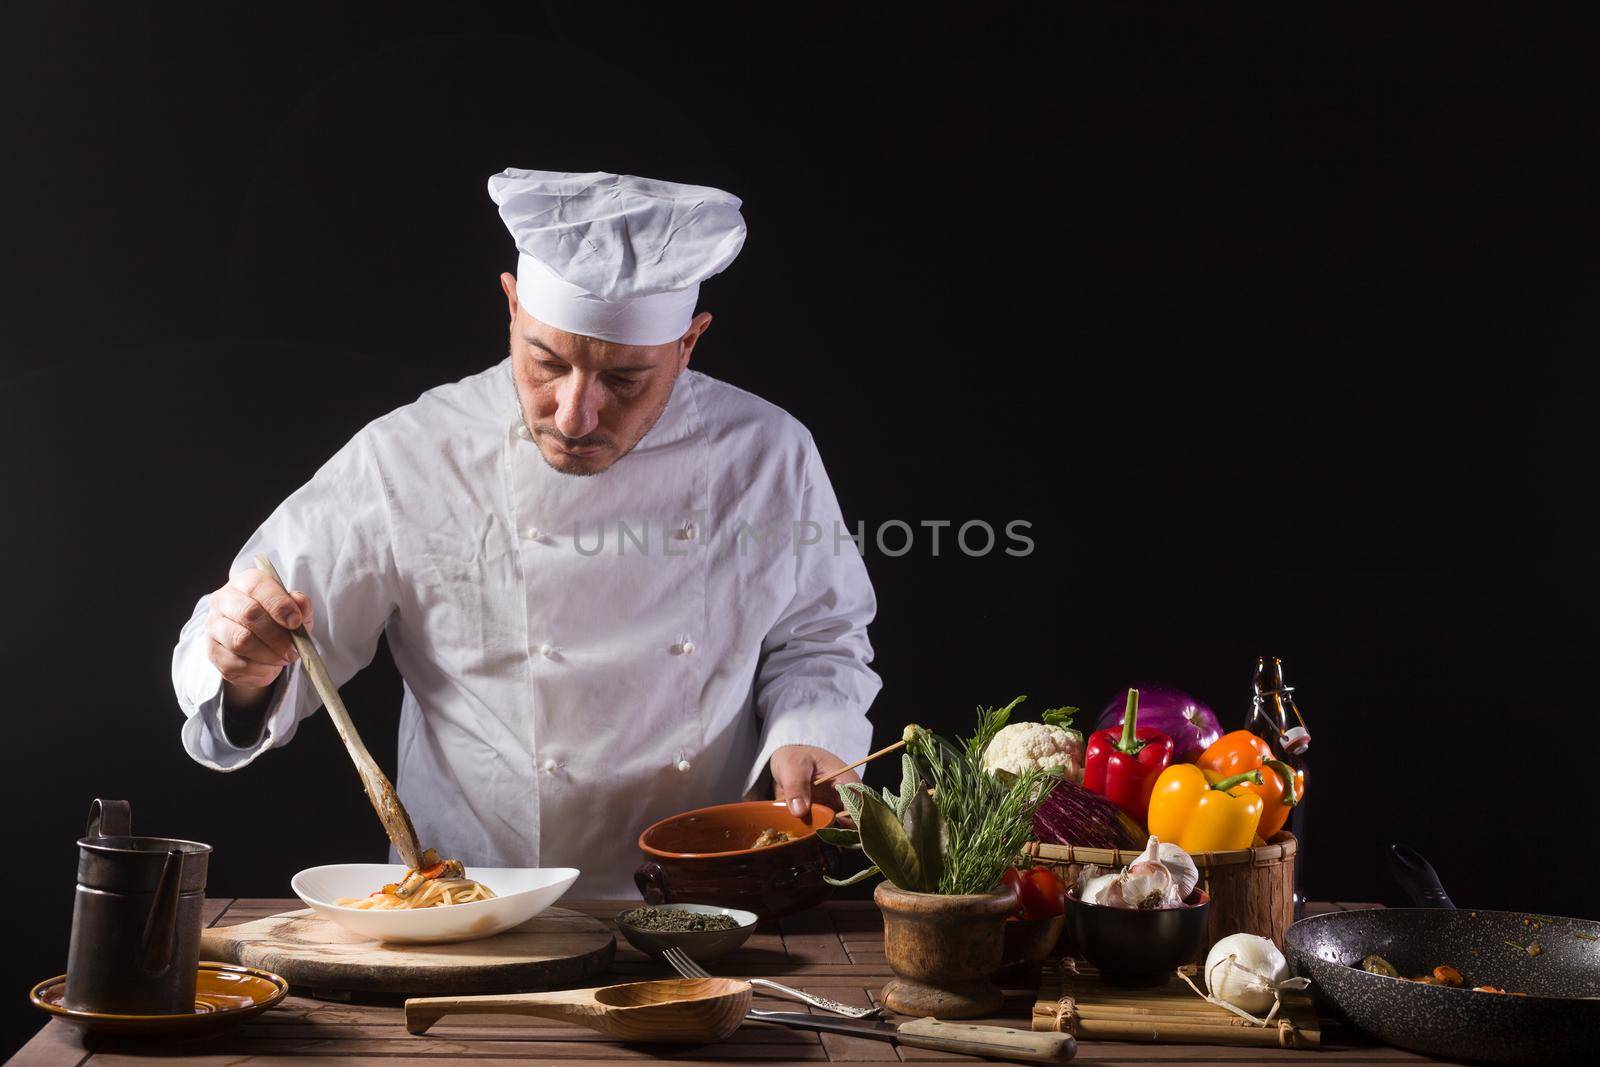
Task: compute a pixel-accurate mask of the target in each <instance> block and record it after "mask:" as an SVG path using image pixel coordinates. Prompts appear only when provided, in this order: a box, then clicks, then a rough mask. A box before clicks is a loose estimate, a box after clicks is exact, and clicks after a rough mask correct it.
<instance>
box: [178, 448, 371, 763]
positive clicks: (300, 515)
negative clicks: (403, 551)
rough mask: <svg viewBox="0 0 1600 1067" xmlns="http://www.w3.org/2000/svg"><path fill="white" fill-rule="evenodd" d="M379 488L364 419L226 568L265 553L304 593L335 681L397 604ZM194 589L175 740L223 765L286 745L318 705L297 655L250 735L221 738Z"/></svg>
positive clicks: (216, 676) (217, 694)
mask: <svg viewBox="0 0 1600 1067" xmlns="http://www.w3.org/2000/svg"><path fill="white" fill-rule="evenodd" d="M388 500H389V496H388V490H387V486H386V483H385V481H384V478H383V475H382V472H381V471H380V470H379V467H378V463H377V459H376V456H375V455H374V452H373V446H372V441H371V439H370V427H369V428H368V429H366V430H363V431H362V432H361V433H359V434H357V435H356V436H355V437H354V438H353V439H351V441H350V442H349V443H348V444H347V445H345V446H344V448H342V449H340V450H339V452H338V453H336V454H335V455H334V457H333V458H332V459H330V460H329V461H328V462H327V463H326V464H324V465H323V467H322V469H321V470H319V471H317V473H316V474H315V475H314V476H313V477H312V479H311V480H310V481H309V482H307V483H306V484H305V485H303V486H301V487H300V488H299V489H298V490H296V491H295V492H294V494H293V495H292V496H290V497H289V498H288V499H287V500H285V501H284V502H283V503H282V504H280V505H279V506H278V509H277V510H276V511H274V512H273V513H272V515H271V516H270V517H269V518H268V519H267V521H266V522H264V523H262V525H261V527H260V528H259V529H257V530H256V532H255V533H254V534H252V535H251V537H250V539H249V540H248V541H246V542H245V545H244V547H243V548H242V549H240V551H239V554H238V556H236V557H235V559H234V561H233V566H232V567H231V568H229V572H228V573H229V574H230V575H231V574H237V573H238V572H239V571H241V570H245V569H247V568H249V567H252V566H254V560H253V557H254V556H255V554H256V553H262V554H265V555H266V556H267V557H268V558H269V559H271V560H272V563H273V566H275V567H276V568H277V569H278V573H279V574H280V575H281V576H282V577H283V580H284V584H285V587H286V588H289V589H299V590H302V591H304V592H305V593H306V594H308V595H309V596H310V597H311V605H312V620H313V621H312V637H313V638H314V639H315V640H316V642H317V648H318V650H319V651H321V653H322V658H323V660H324V661H325V662H326V663H327V666H328V672H329V674H331V675H332V676H333V680H334V682H335V683H336V684H338V685H343V684H344V683H345V682H346V681H348V680H349V679H350V678H351V677H352V676H353V675H354V674H355V673H356V672H357V671H359V670H360V669H361V668H362V667H365V666H366V665H367V664H368V663H370V662H372V656H373V653H374V652H375V651H376V650H377V646H378V635H379V634H381V633H382V632H383V628H384V625H385V623H386V622H387V620H388V618H389V616H390V614H391V613H392V612H393V611H394V610H395V606H396V604H397V602H398V601H397V595H396V594H397V590H398V585H399V583H398V580H397V577H396V570H395V564H394V551H393V538H392V530H391V526H390V514H389V506H388ZM210 603H211V596H210V594H207V595H205V596H202V597H201V598H200V600H199V601H198V602H197V603H196V604H195V607H194V613H193V614H192V615H191V616H190V617H189V621H188V622H187V623H185V624H184V626H183V629H182V630H181V631H180V632H179V634H178V644H177V647H176V648H174V649H173V652H172V684H173V688H174V689H175V690H176V692H177V696H178V706H179V707H180V708H181V709H182V710H183V713H184V715H185V717H186V718H185V721H184V724H183V730H182V738H183V747H184V749H185V750H186V751H187V752H188V753H189V755H190V756H192V757H193V758H194V759H195V760H196V761H197V762H199V763H201V764H203V765H204V766H207V767H210V768H211V769H213V770H218V771H232V770H237V769H239V768H240V767H243V766H245V765H247V764H249V763H250V762H252V761H253V760H254V759H255V758H256V757H257V756H259V755H261V753H263V752H265V751H266V750H267V749H269V748H275V747H277V746H279V745H283V744H287V743H288V742H289V739H290V738H292V737H294V732H295V729H296V727H297V726H298V725H299V722H300V720H301V719H303V718H305V717H306V716H307V715H310V714H311V713H313V712H314V711H316V710H317V708H319V707H320V706H321V704H322V701H321V699H320V698H319V697H318V696H317V694H316V689H315V687H313V686H312V684H311V680H310V678H308V677H307V676H306V673H305V668H304V667H303V666H302V664H300V663H299V662H298V661H297V662H295V663H294V664H292V665H291V666H289V667H287V668H285V669H284V670H283V672H282V673H281V674H279V676H278V680H277V682H276V683H275V684H274V687H273V693H272V696H271V698H270V702H269V704H268V708H267V713H266V716H265V720H264V728H263V729H262V731H261V735H260V736H259V737H257V738H230V737H229V735H228V734H227V733H226V732H224V729H223V724H222V675H221V674H220V673H219V672H218V671H217V669H216V667H214V666H213V665H212V664H211V662H210V660H209V659H208V658H207V655H206V646H207V644H208V638H207V637H206V634H205V619H206V613H207V611H208V610H209V608H210Z"/></svg>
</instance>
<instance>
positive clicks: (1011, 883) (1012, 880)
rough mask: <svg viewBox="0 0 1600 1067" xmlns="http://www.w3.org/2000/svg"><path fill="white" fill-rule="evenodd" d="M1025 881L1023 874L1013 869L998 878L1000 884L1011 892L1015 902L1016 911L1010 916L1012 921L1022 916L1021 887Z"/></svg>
mask: <svg viewBox="0 0 1600 1067" xmlns="http://www.w3.org/2000/svg"><path fill="white" fill-rule="evenodd" d="M1025 881H1026V879H1025V878H1024V876H1023V873H1022V872H1021V871H1019V870H1017V869H1016V868H1015V867H1013V868H1011V869H1010V870H1009V871H1007V872H1006V873H1005V874H1003V875H1001V877H1000V884H1001V885H1003V886H1005V887H1006V888H1007V889H1009V890H1011V896H1012V897H1013V898H1014V899H1015V900H1016V901H1017V910H1016V912H1015V913H1014V914H1013V915H1012V916H1011V917H1012V918H1013V919H1015V918H1016V917H1017V916H1019V915H1021V914H1022V886H1023V883H1024V882H1025Z"/></svg>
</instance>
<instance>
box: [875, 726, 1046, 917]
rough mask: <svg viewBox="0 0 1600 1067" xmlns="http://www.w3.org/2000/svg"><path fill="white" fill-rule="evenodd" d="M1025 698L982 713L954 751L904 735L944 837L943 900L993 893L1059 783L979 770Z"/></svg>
mask: <svg viewBox="0 0 1600 1067" xmlns="http://www.w3.org/2000/svg"><path fill="white" fill-rule="evenodd" d="M1022 699H1023V698H1022V697H1018V698H1017V699H1016V700H1013V701H1012V702H1011V703H1010V704H1008V705H1006V706H1005V707H1003V708H979V709H978V728H977V730H976V731H975V732H974V733H973V735H972V736H971V737H969V738H967V739H966V740H965V741H964V742H963V743H962V744H961V745H959V746H957V745H953V744H951V743H950V742H948V741H946V740H944V739H943V738H941V737H939V736H938V735H937V734H934V733H932V732H931V731H928V730H924V729H921V728H920V727H918V728H916V729H915V730H912V731H908V733H909V734H910V736H909V737H908V738H907V742H906V748H907V750H908V751H909V752H910V753H911V754H912V757H913V758H914V759H915V760H916V763H917V766H918V768H919V769H920V770H921V771H922V772H923V774H924V775H926V777H927V779H928V782H929V783H930V784H931V785H932V786H933V802H934V805H935V806H936V807H937V808H938V809H939V814H940V816H941V817H942V818H943V819H944V823H945V827H946V830H947V832H948V834H949V843H948V846H947V848H946V851H945V862H944V870H943V872H942V873H941V875H940V878H939V888H938V892H940V893H944V894H960V893H988V892H991V891H992V890H994V888H995V887H996V886H998V885H999V884H1000V878H1001V876H1002V875H1004V874H1005V872H1006V870H1007V868H1009V867H1012V866H1014V865H1015V864H1016V862H1017V859H1018V857H1019V856H1020V855H1021V854H1022V849H1023V846H1025V845H1026V844H1027V842H1028V837H1029V835H1030V834H1031V832H1032V829H1033V813H1034V810H1035V809H1036V808H1038V806H1039V804H1040V802H1041V801H1043V800H1044V798H1045V797H1046V796H1048V795H1049V793H1050V790H1051V789H1052V788H1054V785H1055V782H1056V781H1059V778H1058V776H1057V775H1055V774H1053V773H1051V771H1050V770H1041V769H1030V770H1028V771H1027V772H1025V773H1023V774H1021V775H1010V774H1003V775H997V774H992V773H990V772H988V771H985V770H984V769H983V751H984V749H986V748H988V746H989V742H990V741H992V740H993V739H994V735H995V734H997V733H999V732H1000V729H1001V727H1003V726H1005V725H1006V722H1007V721H1008V720H1009V719H1010V718H1011V712H1012V709H1014V708H1015V707H1016V706H1017V705H1018V704H1019V703H1021V702H1022Z"/></svg>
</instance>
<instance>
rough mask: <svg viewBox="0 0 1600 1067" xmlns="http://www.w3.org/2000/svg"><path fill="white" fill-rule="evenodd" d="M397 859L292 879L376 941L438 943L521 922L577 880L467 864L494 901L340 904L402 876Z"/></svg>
mask: <svg viewBox="0 0 1600 1067" xmlns="http://www.w3.org/2000/svg"><path fill="white" fill-rule="evenodd" d="M405 873H406V869H405V868H404V867H402V866H401V865H400V864H398V863H331V864H328V865H327V866H325V867H308V868H307V869H305V870H303V871H301V872H300V873H299V874H297V875H295V876H294V878H293V879H292V880H291V881H290V883H289V884H290V885H291V886H292V887H293V888H294V892H295V895H296V896H297V897H299V898H300V899H301V900H303V901H305V903H306V907H308V908H310V909H311V910H312V911H315V912H316V913H317V914H318V915H321V916H322V917H323V918H324V919H328V920H330V921H332V922H336V923H338V924H339V925H340V926H342V927H344V928H345V929H346V930H349V931H350V932H351V933H355V934H360V935H361V936H362V937H370V938H372V939H373V940H375V941H394V942H400V943H409V944H439V943H442V942H448V941H471V940H474V939H476V938H480V937H491V936H493V935H495V934H498V933H502V932H503V931H506V930H509V929H511V928H512V927H513V926H520V925H521V924H522V923H525V922H527V921H528V920H529V919H531V918H533V917H534V916H535V915H537V914H539V913H540V912H541V911H543V910H544V909H546V908H548V907H549V906H550V905H552V904H554V903H555V902H556V901H557V900H560V899H561V894H563V893H565V892H566V891H567V890H568V889H569V888H571V886H572V883H573V882H575V881H577V880H578V872H577V870H576V869H574V868H572V867H468V868H467V877H468V878H471V879H474V880H475V881H479V882H482V883H483V884H484V885H486V886H488V887H489V888H490V889H492V890H494V892H495V894H496V896H495V897H494V899H493V900H475V901H473V902H472V903H470V904H447V905H444V906H442V907H437V908H418V909H416V910H415V911H363V910H362V909H360V908H341V907H340V906H339V905H337V904H335V903H334V901H336V900H338V899H340V898H341V897H364V896H367V895H368V894H369V893H372V892H373V891H374V890H377V889H381V888H382V887H383V886H384V885H386V884H388V883H389V882H398V881H400V879H401V878H404V877H405Z"/></svg>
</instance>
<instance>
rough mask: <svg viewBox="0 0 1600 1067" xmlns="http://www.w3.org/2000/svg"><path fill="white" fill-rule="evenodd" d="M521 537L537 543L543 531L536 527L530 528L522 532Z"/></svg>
mask: <svg viewBox="0 0 1600 1067" xmlns="http://www.w3.org/2000/svg"><path fill="white" fill-rule="evenodd" d="M522 536H523V537H526V538H527V539H528V540H530V541H537V540H539V539H540V538H542V537H543V536H544V531H543V530H541V529H539V527H537V526H530V527H528V528H527V529H526V530H523V531H522Z"/></svg>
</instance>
